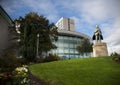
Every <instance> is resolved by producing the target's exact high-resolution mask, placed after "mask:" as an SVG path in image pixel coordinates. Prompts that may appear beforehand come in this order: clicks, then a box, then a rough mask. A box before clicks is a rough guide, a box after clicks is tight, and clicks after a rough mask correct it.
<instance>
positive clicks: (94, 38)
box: [92, 25, 103, 43]
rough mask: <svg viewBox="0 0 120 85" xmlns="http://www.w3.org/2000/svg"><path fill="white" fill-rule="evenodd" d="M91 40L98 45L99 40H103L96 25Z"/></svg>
mask: <svg viewBox="0 0 120 85" xmlns="http://www.w3.org/2000/svg"><path fill="white" fill-rule="evenodd" d="M92 39H93V40H96V43H98V42H99V43H100V42H101V40H103V36H102V32H101V30H100V28H99V26H98V25H96V28H95V29H94V35H93V37H92Z"/></svg>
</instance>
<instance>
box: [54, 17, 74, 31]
mask: <svg viewBox="0 0 120 85" xmlns="http://www.w3.org/2000/svg"><path fill="white" fill-rule="evenodd" d="M56 26H57V27H58V29H59V30H65V31H75V23H74V20H73V19H70V18H64V17H62V18H61V19H59V20H58V22H57V23H56Z"/></svg>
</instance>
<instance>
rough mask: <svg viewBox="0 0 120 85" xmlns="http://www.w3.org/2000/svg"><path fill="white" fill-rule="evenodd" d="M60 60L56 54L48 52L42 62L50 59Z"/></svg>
mask: <svg viewBox="0 0 120 85" xmlns="http://www.w3.org/2000/svg"><path fill="white" fill-rule="evenodd" d="M58 60H60V57H59V56H57V55H53V54H49V56H46V57H45V58H44V62H50V61H58Z"/></svg>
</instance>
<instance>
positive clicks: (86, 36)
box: [58, 30, 90, 39]
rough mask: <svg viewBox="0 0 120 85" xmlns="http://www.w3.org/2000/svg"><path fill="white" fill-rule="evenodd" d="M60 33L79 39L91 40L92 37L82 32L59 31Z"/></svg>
mask: <svg viewBox="0 0 120 85" xmlns="http://www.w3.org/2000/svg"><path fill="white" fill-rule="evenodd" d="M58 33H59V34H60V35H66V36H74V37H79V38H88V39H90V37H89V36H88V35H86V34H83V33H80V32H73V31H65V30H64V31H62V30H58Z"/></svg>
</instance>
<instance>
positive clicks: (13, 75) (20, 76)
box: [0, 65, 29, 85]
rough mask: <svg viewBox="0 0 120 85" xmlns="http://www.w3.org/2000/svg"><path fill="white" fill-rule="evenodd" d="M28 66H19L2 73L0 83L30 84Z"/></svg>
mask: <svg viewBox="0 0 120 85" xmlns="http://www.w3.org/2000/svg"><path fill="white" fill-rule="evenodd" d="M28 74H29V71H28V68H27V66H25V65H24V66H22V67H17V68H16V69H14V70H13V71H10V72H2V73H0V85H29V78H28Z"/></svg>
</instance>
